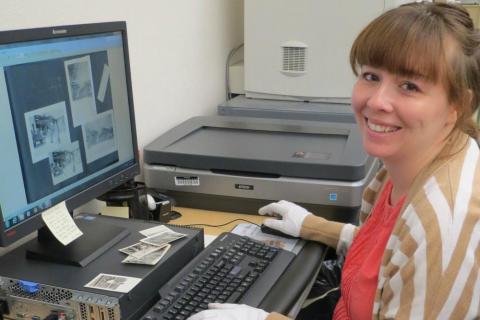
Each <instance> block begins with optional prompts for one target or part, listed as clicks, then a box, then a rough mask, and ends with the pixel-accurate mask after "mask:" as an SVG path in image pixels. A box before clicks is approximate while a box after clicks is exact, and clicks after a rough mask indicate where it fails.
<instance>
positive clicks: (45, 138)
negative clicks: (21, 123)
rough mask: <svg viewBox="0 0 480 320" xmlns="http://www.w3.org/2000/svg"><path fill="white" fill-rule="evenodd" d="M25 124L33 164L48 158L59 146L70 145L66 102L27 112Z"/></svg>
mask: <svg viewBox="0 0 480 320" xmlns="http://www.w3.org/2000/svg"><path fill="white" fill-rule="evenodd" d="M25 122H26V128H27V131H28V132H27V136H28V142H29V145H30V153H31V155H32V163H36V162H38V161H41V160H43V159H45V158H48V156H49V154H50V153H51V152H52V151H54V150H55V149H58V147H59V146H61V145H63V144H66V143H70V130H69V129H68V126H67V112H66V106H65V102H64V101H61V102H58V103H55V104H52V105H49V106H46V107H42V108H38V109H35V110H33V111H29V112H26V113H25Z"/></svg>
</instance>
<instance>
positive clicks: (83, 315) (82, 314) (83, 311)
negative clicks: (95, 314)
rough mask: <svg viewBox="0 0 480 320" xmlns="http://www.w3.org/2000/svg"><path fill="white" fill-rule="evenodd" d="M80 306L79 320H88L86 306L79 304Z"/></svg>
mask: <svg viewBox="0 0 480 320" xmlns="http://www.w3.org/2000/svg"><path fill="white" fill-rule="evenodd" d="M79 306H80V319H81V320H88V313H87V306H86V305H85V303H79Z"/></svg>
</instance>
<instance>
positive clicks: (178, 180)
mask: <svg viewBox="0 0 480 320" xmlns="http://www.w3.org/2000/svg"><path fill="white" fill-rule="evenodd" d="M175 185H176V186H189V187H197V186H199V185H200V178H199V177H195V176H190V177H178V176H176V177H175Z"/></svg>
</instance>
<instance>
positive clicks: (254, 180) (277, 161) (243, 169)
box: [144, 116, 379, 222]
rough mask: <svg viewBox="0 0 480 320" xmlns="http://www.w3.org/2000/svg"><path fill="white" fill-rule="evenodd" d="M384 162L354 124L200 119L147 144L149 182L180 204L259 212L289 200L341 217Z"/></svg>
mask: <svg viewBox="0 0 480 320" xmlns="http://www.w3.org/2000/svg"><path fill="white" fill-rule="evenodd" d="M378 167H379V161H378V160H377V159H374V158H372V157H370V156H368V155H367V154H366V153H365V151H364V150H363V146H362V142H361V137H360V133H359V130H358V128H357V126H356V124H354V123H351V122H345V123H342V122H328V121H306V120H289V119H269V118H254V117H239V116H234V117H230V116H203V117H194V118H190V119H188V120H187V121H185V122H183V123H181V124H180V125H178V126H176V127H174V128H173V129H171V130H169V131H167V132H166V133H164V134H162V135H161V136H160V137H158V138H157V139H156V140H154V141H153V142H151V143H150V144H148V145H147V146H146V147H145V148H144V177H145V183H146V185H147V186H148V187H150V188H154V189H157V190H159V191H162V192H165V193H167V194H168V195H171V196H172V197H174V199H175V200H176V202H177V205H180V206H186V207H196V208H204V209H210V210H220V211H230V212H243V213H252V214H255V213H257V211H258V208H259V207H261V206H262V205H265V204H267V203H269V202H272V201H277V200H281V199H285V200H289V201H292V202H295V203H298V204H300V205H302V206H304V207H306V208H307V209H309V210H310V211H311V212H313V213H315V214H317V215H321V216H324V217H326V218H328V219H333V220H337V221H342V222H356V219H357V212H358V209H359V207H360V204H361V201H362V200H361V199H362V192H363V189H364V187H365V185H366V184H368V182H369V181H370V180H371V179H372V178H373V176H374V174H375V173H376V171H377V170H378Z"/></svg>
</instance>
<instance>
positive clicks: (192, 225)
mask: <svg viewBox="0 0 480 320" xmlns="http://www.w3.org/2000/svg"><path fill="white" fill-rule="evenodd" d="M236 221H243V222H247V223H250V224H253V225H256V226H257V227H260V225H259V224H257V223H255V222H252V221H249V220H245V219H241V218H240V219H234V220H231V221H229V222H226V223H223V224H217V225H215V224H205V223H192V224H183V225H179V226H182V227H211V228H219V227H224V226H226V225H229V224H231V223H234V222H236Z"/></svg>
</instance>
